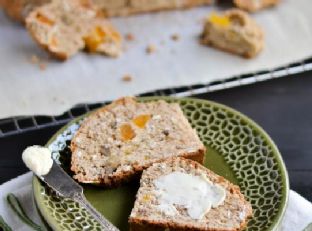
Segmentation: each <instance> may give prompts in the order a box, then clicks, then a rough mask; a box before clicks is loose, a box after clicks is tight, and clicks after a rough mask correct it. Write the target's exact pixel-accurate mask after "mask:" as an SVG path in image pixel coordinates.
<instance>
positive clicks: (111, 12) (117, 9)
mask: <svg viewBox="0 0 312 231" xmlns="http://www.w3.org/2000/svg"><path fill="white" fill-rule="evenodd" d="M92 2H94V3H95V5H96V6H97V7H99V8H100V9H101V10H102V12H103V13H104V15H107V16H125V15H131V14H138V13H144V12H153V11H161V10H172V9H183V8H190V7H194V6H199V5H205V4H211V3H212V0H92Z"/></svg>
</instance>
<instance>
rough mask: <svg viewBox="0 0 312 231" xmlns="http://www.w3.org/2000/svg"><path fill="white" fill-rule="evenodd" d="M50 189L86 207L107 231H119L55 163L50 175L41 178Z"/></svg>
mask: <svg viewBox="0 0 312 231" xmlns="http://www.w3.org/2000/svg"><path fill="white" fill-rule="evenodd" d="M39 178H40V179H41V180H42V181H43V182H45V183H46V184H47V185H48V186H49V187H50V188H52V189H53V190H55V191H56V192H57V193H58V194H60V195H62V196H63V197H67V198H71V199H72V200H74V201H76V202H78V203H79V204H80V205H81V206H82V207H84V208H85V209H86V210H87V211H88V212H89V213H90V214H91V215H92V216H93V217H94V218H95V219H96V220H97V221H98V222H99V223H100V224H101V226H102V227H103V230H105V231H119V229H118V228H116V227H115V226H114V225H113V224H112V223H110V222H109V221H108V220H107V219H106V218H105V217H104V216H102V214H100V213H99V212H98V211H97V210H96V209H95V208H94V207H93V206H92V205H91V204H90V203H89V202H88V200H87V199H86V198H85V196H84V194H83V188H82V187H81V186H80V185H79V184H78V183H77V182H76V181H74V180H73V179H72V178H71V177H70V176H69V175H68V174H67V173H66V172H65V171H64V170H63V169H62V168H61V167H60V166H59V165H58V164H57V163H56V162H55V161H53V165H52V168H51V170H50V171H49V173H48V174H46V175H44V176H39Z"/></svg>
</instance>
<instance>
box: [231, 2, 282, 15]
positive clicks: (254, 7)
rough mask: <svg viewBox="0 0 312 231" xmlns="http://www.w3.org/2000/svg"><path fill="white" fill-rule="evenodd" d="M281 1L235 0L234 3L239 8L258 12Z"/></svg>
mask: <svg viewBox="0 0 312 231" xmlns="http://www.w3.org/2000/svg"><path fill="white" fill-rule="evenodd" d="M279 2H280V0H234V4H235V5H236V6H237V7H238V8H240V9H242V10H246V11H249V12H256V11H259V10H262V9H264V8H268V7H272V6H275V5H277V4H278V3H279Z"/></svg>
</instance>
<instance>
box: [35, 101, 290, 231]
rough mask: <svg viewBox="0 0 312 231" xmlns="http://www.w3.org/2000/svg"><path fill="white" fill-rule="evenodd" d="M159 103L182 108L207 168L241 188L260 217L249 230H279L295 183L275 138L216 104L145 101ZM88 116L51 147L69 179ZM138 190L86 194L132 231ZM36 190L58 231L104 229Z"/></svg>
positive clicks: (64, 131)
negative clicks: (73, 146) (74, 147)
mask: <svg viewBox="0 0 312 231" xmlns="http://www.w3.org/2000/svg"><path fill="white" fill-rule="evenodd" d="M158 99H164V100H166V101H168V102H177V103H179V104H180V105H181V108H182V110H183V111H184V113H185V115H186V117H187V118H188V120H189V121H190V123H191V124H192V126H193V127H194V128H195V129H196V130H197V132H198V134H199V136H200V138H201V140H202V141H203V142H204V144H205V145H206V147H207V153H206V161H205V166H206V167H208V168H210V169H211V170H213V171H215V172H216V173H218V174H220V175H222V176H224V177H225V178H227V179H229V180H230V181H232V182H233V183H235V184H238V185H239V186H240V188H241V190H242V192H243V193H244V195H245V196H246V197H247V199H248V200H249V201H250V202H251V204H252V208H253V211H254V217H253V219H251V220H250V222H249V223H248V227H247V230H248V231H251V230H255V231H265V230H276V228H277V227H278V225H279V223H280V221H281V219H282V217H283V214H284V211H285V207H286V204H287V199H288V190H289V183H288V176H287V171H286V168H285V165H284V163H283V160H282V158H281V155H280V153H279V151H278V149H277V147H276V146H275V144H274V143H273V141H272V140H271V139H270V137H269V136H268V135H267V134H266V133H265V132H264V131H263V130H262V129H261V128H260V127H259V126H258V125H257V124H255V123H254V122H253V121H252V120H250V119H249V118H247V117H246V116H244V115H242V114H241V113H239V112H237V111H235V110H233V109H231V108H229V107H226V106H224V105H221V104H217V103H214V102H211V101H206V100H199V99H192V98H169V97H149V98H140V101H150V100H158ZM83 117H84V116H83ZM83 117H81V118H78V119H76V120H74V121H73V122H72V123H70V124H69V125H67V126H65V127H64V128H62V129H61V130H60V131H59V132H58V133H57V134H55V135H54V136H53V137H52V138H51V139H50V141H49V142H48V144H47V146H49V148H50V149H51V150H52V154H53V158H54V159H55V160H56V161H58V162H59V163H60V164H61V165H62V167H63V168H64V169H65V170H67V171H68V173H69V174H71V173H70V171H69V165H70V149H69V144H70V140H71V138H72V136H73V134H74V133H75V131H76V130H77V129H78V127H79V122H80V121H81V119H82V118H83ZM137 187H138V184H137V183H132V184H129V185H124V186H122V187H119V188H117V189H106V190H104V189H103V188H99V187H96V186H90V185H85V186H84V189H85V195H86V197H87V198H88V200H89V201H90V202H91V203H92V204H93V205H94V206H95V207H96V208H97V209H98V210H99V211H100V212H101V213H102V214H104V216H106V217H107V218H108V219H109V220H110V221H111V222H113V223H114V224H115V225H116V226H117V227H118V228H120V229H121V230H122V231H123V230H128V225H127V217H128V215H129V214H130V211H131V208H132V205H133V203H134V199H135V193H136V190H137ZM33 189H34V197H35V201H36V203H37V205H38V208H39V210H40V212H41V214H42V215H43V217H44V218H45V219H46V221H47V222H48V223H49V225H50V226H51V227H52V228H53V229H54V230H57V231H63V230H77V231H80V230H101V229H100V227H99V225H98V224H97V222H96V221H95V220H94V219H93V218H92V217H91V216H90V215H89V214H88V213H87V212H86V211H85V210H84V209H83V208H81V207H80V206H79V204H78V203H75V202H73V201H72V200H70V199H65V198H62V197H61V196H59V195H56V194H55V192H53V191H52V190H51V189H49V188H48V187H47V186H45V185H44V184H42V183H41V182H40V181H39V179H38V178H37V177H34V178H33Z"/></svg>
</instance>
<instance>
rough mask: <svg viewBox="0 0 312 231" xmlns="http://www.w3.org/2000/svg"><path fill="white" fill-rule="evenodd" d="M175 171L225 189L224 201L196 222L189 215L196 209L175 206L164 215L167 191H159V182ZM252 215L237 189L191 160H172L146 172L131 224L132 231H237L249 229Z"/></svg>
mask: <svg viewBox="0 0 312 231" xmlns="http://www.w3.org/2000/svg"><path fill="white" fill-rule="evenodd" d="M173 172H175V173H177V172H178V173H184V174H187V175H191V176H192V177H194V176H195V177H198V178H202V179H207V180H208V181H210V182H211V183H212V184H213V185H214V187H222V188H223V192H224V190H225V197H223V198H224V201H223V202H222V203H221V204H219V205H217V206H215V207H212V208H211V209H210V210H209V211H208V212H206V213H204V215H203V217H202V218H200V219H193V218H192V217H191V216H190V215H189V214H188V212H187V210H188V209H190V208H191V209H196V208H193V207H189V208H187V206H186V207H183V206H178V205H176V204H174V205H172V206H174V207H175V209H174V211H175V212H174V213H173V214H167V213H165V212H164V211H163V210H162V208H163V207H161V206H160V205H161V203H162V202H161V199H160V198H161V197H162V195H164V193H165V191H159V188H158V187H157V186H158V185H159V184H158V183H157V180H159V179H160V178H162V177H164V176H168V174H171V173H173ZM192 187H199V186H196V185H194V186H192ZM199 188H200V187H199ZM178 194H179V195H178ZM205 195H206V194H205ZM170 196H171V197H174V196H177V197H178V198H181V197H179V196H180V192H179V189H177V193H176V194H175V195H173V194H170ZM185 196H186V197H187V195H185ZM182 198H185V197H182ZM191 205H192V204H191ZM200 205H201V204H200ZM189 206H190V205H189ZM251 216H252V208H251V205H250V203H249V202H248V201H246V199H245V197H244V195H243V194H242V193H241V192H240V189H239V187H238V186H235V185H233V184H231V183H230V182H229V181H227V180H226V179H224V178H223V177H221V176H218V175H217V174H215V173H213V172H212V171H210V170H208V169H206V168H205V167H204V166H202V165H200V164H198V163H196V162H194V161H192V160H187V159H184V158H172V159H169V160H167V161H165V162H161V163H155V164H153V165H152V166H151V167H149V168H148V169H146V170H145V171H144V172H143V174H142V177H141V181H140V188H139V190H138V192H137V195H136V201H135V204H134V208H133V209H132V212H131V215H130V217H129V223H130V230H131V231H144V230H152V231H163V230H170V231H180V230H193V231H208V230H209V231H234V230H235V231H237V230H242V229H244V228H245V227H246V225H247V221H248V218H249V217H251Z"/></svg>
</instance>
